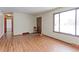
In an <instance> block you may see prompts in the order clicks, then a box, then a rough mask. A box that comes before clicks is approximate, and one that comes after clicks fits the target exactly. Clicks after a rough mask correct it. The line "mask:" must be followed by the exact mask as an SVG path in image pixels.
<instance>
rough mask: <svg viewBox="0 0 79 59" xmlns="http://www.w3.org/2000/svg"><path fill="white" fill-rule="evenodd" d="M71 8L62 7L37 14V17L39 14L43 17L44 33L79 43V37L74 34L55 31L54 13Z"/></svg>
mask: <svg viewBox="0 0 79 59" xmlns="http://www.w3.org/2000/svg"><path fill="white" fill-rule="evenodd" d="M69 9H72V8H60V9H58V10H55V11H51V12H47V13H44V14H40V15H37V17H38V16H41V17H42V34H45V35H48V36H51V37H54V38H57V39H59V40H62V41H65V42H68V43H73V44H78V45H79V37H73V36H69V35H64V34H60V33H54V32H53V13H56V12H60V11H65V10H69Z"/></svg>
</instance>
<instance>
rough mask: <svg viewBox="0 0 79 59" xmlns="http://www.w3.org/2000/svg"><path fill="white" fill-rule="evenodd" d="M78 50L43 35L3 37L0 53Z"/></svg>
mask: <svg viewBox="0 0 79 59" xmlns="http://www.w3.org/2000/svg"><path fill="white" fill-rule="evenodd" d="M77 51H79V49H77V48H75V47H74V46H72V45H69V44H67V43H64V42H61V41H58V40H55V39H52V38H49V37H46V36H44V35H42V36H40V35H36V34H28V35H18V36H5V35H4V36H3V37H2V38H1V39H0V52H77Z"/></svg>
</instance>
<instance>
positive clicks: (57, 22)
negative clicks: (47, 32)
mask: <svg viewBox="0 0 79 59" xmlns="http://www.w3.org/2000/svg"><path fill="white" fill-rule="evenodd" d="M55 31H57V32H59V14H56V15H55Z"/></svg>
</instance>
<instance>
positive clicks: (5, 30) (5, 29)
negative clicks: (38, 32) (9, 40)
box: [4, 15, 14, 35]
mask: <svg viewBox="0 0 79 59" xmlns="http://www.w3.org/2000/svg"><path fill="white" fill-rule="evenodd" d="M11 24H12V26H11V32H12V35H13V33H14V31H13V29H14V28H13V16H11ZM6 32H7V21H6V15H4V33H6Z"/></svg>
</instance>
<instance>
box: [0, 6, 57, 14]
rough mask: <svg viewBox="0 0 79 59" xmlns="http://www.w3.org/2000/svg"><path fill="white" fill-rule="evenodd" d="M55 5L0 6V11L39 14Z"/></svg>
mask: <svg viewBox="0 0 79 59" xmlns="http://www.w3.org/2000/svg"><path fill="white" fill-rule="evenodd" d="M55 8H57V7H0V12H4V13H5V12H22V13H28V14H39V13H43V12H47V11H50V10H53V9H55Z"/></svg>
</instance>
